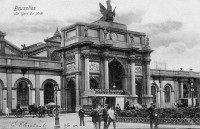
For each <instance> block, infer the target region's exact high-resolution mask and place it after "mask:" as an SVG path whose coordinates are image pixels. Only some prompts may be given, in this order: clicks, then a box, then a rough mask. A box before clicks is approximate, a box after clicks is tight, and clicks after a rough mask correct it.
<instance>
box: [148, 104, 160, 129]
mask: <svg viewBox="0 0 200 129" xmlns="http://www.w3.org/2000/svg"><path fill="white" fill-rule="evenodd" d="M147 112H148V113H149V117H150V128H151V129H153V123H155V129H158V123H157V119H158V114H157V113H156V112H155V105H154V104H153V103H152V104H151V106H150V107H149V108H148V109H147Z"/></svg>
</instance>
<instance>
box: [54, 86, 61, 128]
mask: <svg viewBox="0 0 200 129" xmlns="http://www.w3.org/2000/svg"><path fill="white" fill-rule="evenodd" d="M54 90H55V96H56V110H55V114H56V116H55V126H54V129H59V128H60V122H59V117H58V108H57V90H58V84H57V83H56V84H54Z"/></svg>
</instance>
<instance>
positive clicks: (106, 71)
mask: <svg viewBox="0 0 200 129" xmlns="http://www.w3.org/2000/svg"><path fill="white" fill-rule="evenodd" d="M104 66H105V89H109V72H108V59H107V58H105V60H104Z"/></svg>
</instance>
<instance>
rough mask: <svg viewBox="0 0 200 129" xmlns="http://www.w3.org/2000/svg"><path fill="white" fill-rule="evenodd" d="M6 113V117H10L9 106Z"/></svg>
mask: <svg viewBox="0 0 200 129" xmlns="http://www.w3.org/2000/svg"><path fill="white" fill-rule="evenodd" d="M5 113H6V117H9V109H8V107H6V110H5Z"/></svg>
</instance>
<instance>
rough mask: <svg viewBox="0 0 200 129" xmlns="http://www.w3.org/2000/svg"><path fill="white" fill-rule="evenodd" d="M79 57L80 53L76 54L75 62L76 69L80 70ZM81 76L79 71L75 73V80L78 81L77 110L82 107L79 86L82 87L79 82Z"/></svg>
mask: <svg viewBox="0 0 200 129" xmlns="http://www.w3.org/2000/svg"><path fill="white" fill-rule="evenodd" d="M79 59H80V54H75V64H76V71H77V72H79V64H80V63H79ZM79 78H80V74H79V73H77V74H76V75H75V81H76V111H78V110H79V109H80V105H79V93H80V92H79V88H80V84H81V83H79Z"/></svg>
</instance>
